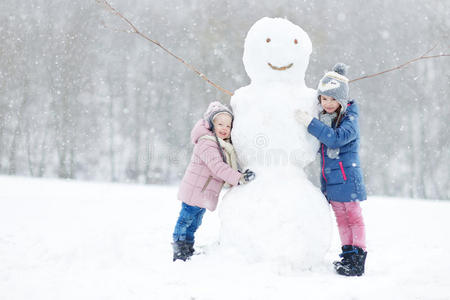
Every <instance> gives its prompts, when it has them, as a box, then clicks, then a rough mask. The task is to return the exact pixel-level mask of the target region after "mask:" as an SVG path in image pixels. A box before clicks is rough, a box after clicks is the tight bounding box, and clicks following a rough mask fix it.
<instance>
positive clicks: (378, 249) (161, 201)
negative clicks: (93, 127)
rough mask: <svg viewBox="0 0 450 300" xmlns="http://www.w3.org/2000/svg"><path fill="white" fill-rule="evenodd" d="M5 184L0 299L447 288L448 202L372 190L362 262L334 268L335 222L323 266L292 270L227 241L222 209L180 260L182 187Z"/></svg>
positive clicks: (349, 295) (426, 295) (442, 292)
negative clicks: (351, 273)
mask: <svg viewBox="0 0 450 300" xmlns="http://www.w3.org/2000/svg"><path fill="white" fill-rule="evenodd" d="M0 187H1V188H0V299H2V300H10V299H11V300H12V299H24V300H25V299H26V300H30V299H45V300H50V299H64V300H67V299H77V300H79V299H96V300H97V299H152V300H153V299H196V300H200V299H333V300H337V299H364V300H365V299H376V300H379V299H408V300H409V299H450V279H449V278H450V259H449V256H450V218H449V216H450V202H441V201H419V200H412V199H396V198H387V197H371V198H369V200H368V201H366V202H364V203H363V213H364V216H365V219H366V224H367V237H368V252H369V254H368V258H367V265H366V268H367V270H366V274H365V276H363V277H359V278H345V277H341V276H338V275H336V274H334V272H333V270H332V268H331V261H332V260H333V259H336V258H337V257H336V256H337V253H338V251H339V243H338V237H337V232H336V231H335V232H334V237H333V246H332V248H331V249H330V251H329V253H328V255H327V257H325V260H324V264H323V266H322V267H318V268H316V269H314V270H310V271H286V270H281V269H279V268H274V267H273V266H271V265H268V264H264V263H260V264H250V263H246V262H245V261H242V260H239V259H237V258H231V257H227V256H226V255H223V253H220V248H218V246H217V245H216V244H215V241H217V240H218V235H219V227H220V220H219V217H218V214H217V212H215V213H210V212H207V213H206V215H205V218H204V222H203V225H202V226H201V228H200V230H199V232H198V234H197V242H198V244H199V245H200V246H203V247H202V248H203V250H204V251H206V253H204V254H203V255H196V256H194V257H193V259H192V260H191V261H189V262H187V263H183V262H180V261H177V262H176V263H173V262H172V253H171V245H170V242H171V233H172V229H173V226H174V224H175V221H176V218H177V216H178V212H179V208H180V204H179V202H178V201H177V200H176V191H177V189H176V187H169V186H167V187H166V186H138V185H124V184H98V183H95V184H94V183H86V182H68V181H59V180H49V179H45V180H42V179H30V178H19V177H5V176H0ZM280 234H283V233H282V232H280ZM305 247H308V245H305ZM242 251H246V249H242Z"/></svg>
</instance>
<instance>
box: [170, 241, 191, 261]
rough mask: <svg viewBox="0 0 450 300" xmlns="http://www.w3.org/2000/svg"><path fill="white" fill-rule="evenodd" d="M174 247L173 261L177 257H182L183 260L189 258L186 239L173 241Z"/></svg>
mask: <svg viewBox="0 0 450 300" xmlns="http://www.w3.org/2000/svg"><path fill="white" fill-rule="evenodd" d="M172 247H173V261H176V260H177V259H181V260H182V261H186V259H189V257H190V256H189V255H188V248H187V245H186V242H185V241H176V242H173V243H172Z"/></svg>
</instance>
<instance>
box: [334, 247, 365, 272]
mask: <svg viewBox="0 0 450 300" xmlns="http://www.w3.org/2000/svg"><path fill="white" fill-rule="evenodd" d="M353 249H354V250H355V253H353V255H352V256H351V257H350V264H348V265H341V266H338V267H336V272H337V273H338V274H340V275H344V276H361V275H363V274H364V267H365V263H366V257H367V252H366V251H364V250H363V249H361V248H359V247H353Z"/></svg>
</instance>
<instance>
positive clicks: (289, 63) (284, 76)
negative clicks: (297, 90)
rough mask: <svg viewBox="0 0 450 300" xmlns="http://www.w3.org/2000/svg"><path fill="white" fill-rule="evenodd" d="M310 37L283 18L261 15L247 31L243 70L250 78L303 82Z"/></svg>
mask: <svg viewBox="0 0 450 300" xmlns="http://www.w3.org/2000/svg"><path fill="white" fill-rule="evenodd" d="M311 51H312V45H311V40H310V39H309V37H308V35H307V34H306V33H305V32H304V31H303V30H302V29H301V28H300V27H299V26H297V25H294V24H293V23H291V22H289V21H288V20H285V19H279V18H278V19H271V18H263V19H261V20H259V21H258V22H256V23H255V24H254V25H253V26H252V28H251V29H250V31H249V32H248V34H247V38H246V40H245V50H244V58H243V59H244V65H245V69H246V71H247V73H248V75H249V76H250V78H251V79H252V81H274V80H275V81H276V80H280V81H286V80H288V81H304V77H305V71H306V68H307V67H308V62H309V56H310V54H311Z"/></svg>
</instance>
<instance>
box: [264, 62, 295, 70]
mask: <svg viewBox="0 0 450 300" xmlns="http://www.w3.org/2000/svg"><path fill="white" fill-rule="evenodd" d="M267 64H268V65H269V67H271V68H272V69H274V70H277V71H284V70H287V69H289V68H290V67H292V66H293V65H294V63H290V64H288V65H287V66H283V67H277V66H274V65H272V64H271V63H267Z"/></svg>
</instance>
